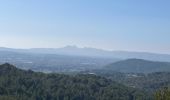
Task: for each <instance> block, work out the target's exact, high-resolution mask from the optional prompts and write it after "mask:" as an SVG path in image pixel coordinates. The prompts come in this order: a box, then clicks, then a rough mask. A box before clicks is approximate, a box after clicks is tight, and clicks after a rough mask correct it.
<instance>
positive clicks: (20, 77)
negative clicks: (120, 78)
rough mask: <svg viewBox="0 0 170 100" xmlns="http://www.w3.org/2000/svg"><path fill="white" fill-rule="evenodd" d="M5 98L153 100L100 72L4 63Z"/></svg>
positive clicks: (0, 95) (0, 69)
mask: <svg viewBox="0 0 170 100" xmlns="http://www.w3.org/2000/svg"><path fill="white" fill-rule="evenodd" d="M0 99H1V100H151V99H150V98H149V97H148V96H147V94H146V93H144V92H141V91H138V90H136V89H133V88H128V87H126V86H124V85H121V84H118V83H116V82H114V81H112V80H109V79H106V78H102V77H99V76H96V75H75V76H68V75H61V74H44V73H38V72H33V71H31V70H28V71H24V70H20V69H17V68H16V67H14V66H13V65H10V64H3V65H0Z"/></svg>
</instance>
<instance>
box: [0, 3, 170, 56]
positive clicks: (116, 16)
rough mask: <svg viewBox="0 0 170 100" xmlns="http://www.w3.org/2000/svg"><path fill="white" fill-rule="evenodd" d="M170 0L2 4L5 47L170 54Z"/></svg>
mask: <svg viewBox="0 0 170 100" xmlns="http://www.w3.org/2000/svg"><path fill="white" fill-rule="evenodd" d="M169 5H170V0H0V47H10V48H59V47H64V46H66V45H77V46H79V47H93V48H101V49H106V50H125V51H144V52H156V53H168V54H170V13H169V11H170V6H169Z"/></svg>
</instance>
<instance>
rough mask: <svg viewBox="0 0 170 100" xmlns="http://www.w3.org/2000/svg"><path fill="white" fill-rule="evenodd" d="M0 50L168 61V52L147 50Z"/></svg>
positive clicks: (68, 48) (69, 48)
mask: <svg viewBox="0 0 170 100" xmlns="http://www.w3.org/2000/svg"><path fill="white" fill-rule="evenodd" d="M0 51H13V52H24V53H42V54H59V55H71V56H87V57H100V58H114V59H130V58H137V59H145V60H152V61H163V62H170V55H169V54H156V53H147V52H127V51H107V50H102V49H96V48H86V47H85V48H79V47H77V46H66V47H63V48H32V49H11V48H0Z"/></svg>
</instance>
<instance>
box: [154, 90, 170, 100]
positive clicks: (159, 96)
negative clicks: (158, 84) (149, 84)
mask: <svg viewBox="0 0 170 100" xmlns="http://www.w3.org/2000/svg"><path fill="white" fill-rule="evenodd" d="M155 100H170V90H169V89H168V88H164V89H161V90H159V91H157V92H156V93H155Z"/></svg>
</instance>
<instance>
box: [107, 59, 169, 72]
mask: <svg viewBox="0 0 170 100" xmlns="http://www.w3.org/2000/svg"><path fill="white" fill-rule="evenodd" d="M105 69H106V70H108V71H117V72H125V73H152V72H170V63H168V62H156V61H155V62H154V61H147V60H142V59H128V60H123V61H118V62H115V63H112V64H109V65H107V66H106V67H105Z"/></svg>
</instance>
